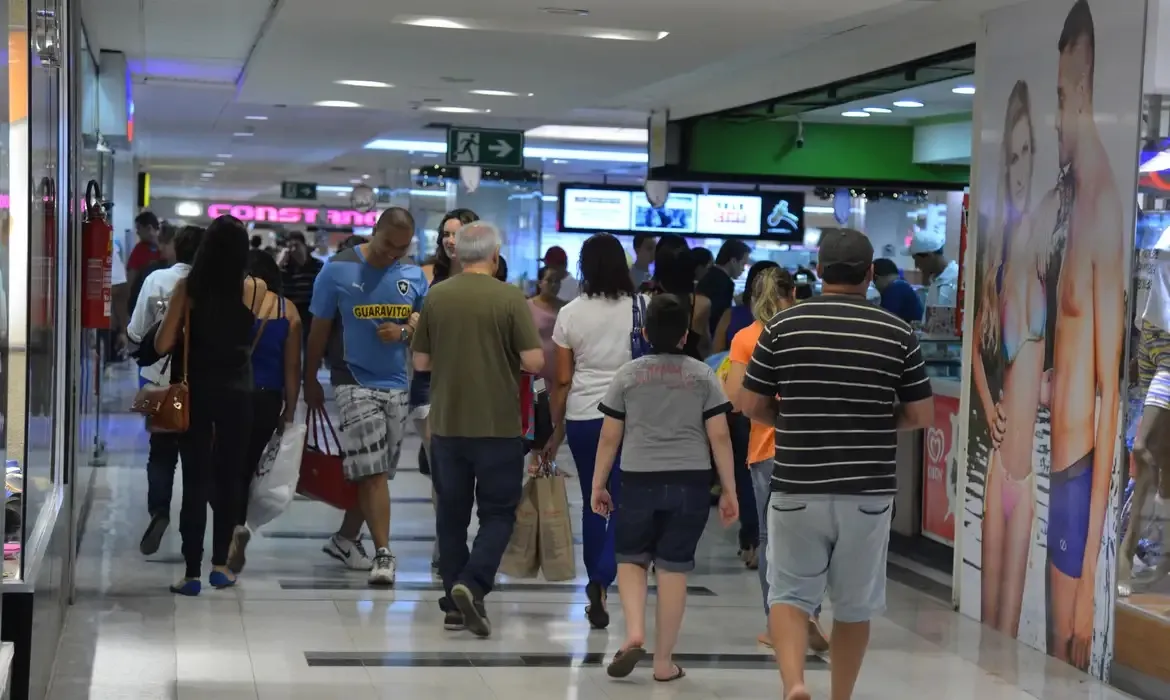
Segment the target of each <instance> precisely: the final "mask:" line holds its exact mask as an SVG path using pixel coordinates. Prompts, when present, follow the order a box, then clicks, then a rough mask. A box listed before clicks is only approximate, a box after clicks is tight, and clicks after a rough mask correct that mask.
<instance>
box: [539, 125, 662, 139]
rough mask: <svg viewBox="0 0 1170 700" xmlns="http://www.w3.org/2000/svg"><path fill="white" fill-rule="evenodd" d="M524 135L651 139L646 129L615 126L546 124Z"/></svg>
mask: <svg viewBox="0 0 1170 700" xmlns="http://www.w3.org/2000/svg"><path fill="white" fill-rule="evenodd" d="M524 135H525V136H527V137H528V138H530V139H547V140H549V141H600V142H605V143H636V144H643V143H646V142H647V140H648V139H649V133H648V132H647V130H646V129H640V128H627V127H614V126H566V125H560V124H545V125H544V126H538V127H536V128H535V129H529V130H528V131H526V132H524Z"/></svg>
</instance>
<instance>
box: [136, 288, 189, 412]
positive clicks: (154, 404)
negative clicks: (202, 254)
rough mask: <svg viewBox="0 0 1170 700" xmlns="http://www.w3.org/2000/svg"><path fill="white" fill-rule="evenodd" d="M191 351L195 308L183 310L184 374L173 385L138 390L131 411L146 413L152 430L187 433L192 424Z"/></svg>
mask: <svg viewBox="0 0 1170 700" xmlns="http://www.w3.org/2000/svg"><path fill="white" fill-rule="evenodd" d="M190 354H191V308H190V306H188V307H187V309H186V310H184V311H183V376H182V379H180V380H179V381H178V382H175V383H172V384H170V385H169V386H160V387H156V386H147V387H143V388H141V389H139V390H138V394H137V395H136V396H135V397H134V403H133V404H132V405H131V407H130V410H131V411H133V412H135V413H141V414H142V415H144V416H146V431H147V432H148V433H185V432H187V428H188V427H190V425H191V396H190V389H189V388H188V386H187V361H188V358H189V356H190Z"/></svg>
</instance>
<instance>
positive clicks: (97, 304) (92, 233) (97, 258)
mask: <svg viewBox="0 0 1170 700" xmlns="http://www.w3.org/2000/svg"><path fill="white" fill-rule="evenodd" d="M113 234H114V228H113V227H112V226H110V222H109V221H106V213H105V210H104V209H103V207H102V188H101V186H100V185H98V183H97V182H96V181H94V180H90V181H89V182H88V183H86V185H85V218H84V220H83V221H82V223H81V258H82V265H83V267H82V270H81V287H82V293H83V295H84V298H83V299H82V303H81V327H82V328H96V329H99V330H108V329H109V327H110V295H111V287H112V286H113V285H111V284H110V275H111V272H112V268H113V265H114V235H113Z"/></svg>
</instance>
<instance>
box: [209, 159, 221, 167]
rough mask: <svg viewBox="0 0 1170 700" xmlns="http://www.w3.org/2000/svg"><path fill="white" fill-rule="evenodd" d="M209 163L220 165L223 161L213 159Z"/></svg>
mask: <svg viewBox="0 0 1170 700" xmlns="http://www.w3.org/2000/svg"><path fill="white" fill-rule="evenodd" d="M208 165H213V166H215V167H219V166H222V165H223V161H222V160H213V161H211V162H210V163H208Z"/></svg>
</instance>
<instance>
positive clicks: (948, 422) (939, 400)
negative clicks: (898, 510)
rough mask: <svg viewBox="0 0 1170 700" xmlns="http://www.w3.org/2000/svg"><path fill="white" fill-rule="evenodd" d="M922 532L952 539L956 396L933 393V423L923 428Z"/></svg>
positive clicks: (957, 407)
mask: <svg viewBox="0 0 1170 700" xmlns="http://www.w3.org/2000/svg"><path fill="white" fill-rule="evenodd" d="M922 435H923V445H922V459H923V461H924V462H925V464H924V465H923V469H922V473H923V479H924V481H923V484H922V534H923V535H925V536H926V537H929V538H930V539H932V540H937V541H939V542H942V543H944V544H948V545H949V544H954V542H955V511H956V510H958V509H957V507H956V504H955V487H956V486H957V484H958V474H957V471H956V470H957V469H958V457H957V451H956V447H957V444H956V443H957V441H958V439H959V399H958V398H957V397H954V396H939V395H937V394H936V395H935V397H934V423H932V424H931V426H930V427H929V428H927V429H926V430H924V431H923V433H922Z"/></svg>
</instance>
